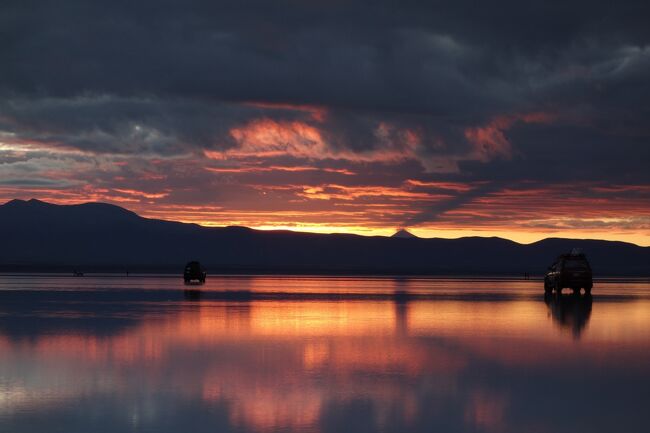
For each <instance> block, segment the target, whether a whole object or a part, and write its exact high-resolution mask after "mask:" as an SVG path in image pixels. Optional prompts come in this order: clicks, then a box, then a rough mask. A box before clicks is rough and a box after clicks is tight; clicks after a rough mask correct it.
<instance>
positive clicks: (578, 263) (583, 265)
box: [564, 260, 589, 269]
mask: <svg viewBox="0 0 650 433" xmlns="http://www.w3.org/2000/svg"><path fill="white" fill-rule="evenodd" d="M564 268H565V269H588V268H589V266H587V262H585V261H584V260H566V261H565V262H564Z"/></svg>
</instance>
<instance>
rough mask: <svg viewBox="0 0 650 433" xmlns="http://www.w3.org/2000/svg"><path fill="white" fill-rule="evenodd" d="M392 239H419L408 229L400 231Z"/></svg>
mask: <svg viewBox="0 0 650 433" xmlns="http://www.w3.org/2000/svg"><path fill="white" fill-rule="evenodd" d="M391 238H402V239H414V238H417V236H415V235H414V234H413V233H411V232H410V231H408V230H406V229H399V230H397V231H396V232H395V233H394V234H393V235H392V236H391Z"/></svg>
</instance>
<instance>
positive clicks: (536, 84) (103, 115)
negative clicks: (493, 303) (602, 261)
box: [0, 0, 650, 244]
mask: <svg viewBox="0 0 650 433" xmlns="http://www.w3.org/2000/svg"><path fill="white" fill-rule="evenodd" d="M648 19H650V6H649V5H648V4H647V2H641V1H639V2H635V1H627V2H625V4H621V5H616V6H615V7H614V6H610V5H609V4H608V3H605V2H602V4H599V3H594V2H586V1H570V2H563V3H562V5H552V4H549V3H548V2H545V3H544V2H533V3H531V2H526V3H521V2H514V1H513V2H510V1H503V2H500V3H499V5H495V4H491V3H485V4H482V3H481V4H476V3H475V2H466V1H463V0H461V1H455V2H428V3H426V4H424V3H422V2H401V3H400V5H399V6H396V5H395V4H394V3H393V2H381V1H380V2H354V4H350V2H339V1H334V2H331V1H330V2H321V1H310V2H293V1H286V2H272V3H269V2H265V1H250V2H224V1H221V2H207V1H184V2H177V1H163V2H160V1H156V2H153V1H141V2H137V3H135V4H134V3H133V2H120V1H118V2H111V3H110V4H101V3H99V2H97V3H92V2H91V3H89V2H87V1H86V2H82V1H69V2H65V4H62V3H61V2H53V1H51V2H47V1H46V2H37V3H32V2H29V1H27V2H26V1H20V2H18V1H5V2H3V4H2V6H0V28H1V29H2V37H1V38H0V52H1V53H2V57H3V67H2V68H0V198H2V199H9V198H13V197H23V198H28V197H38V198H42V199H51V200H55V201H59V202H75V201H83V200H104V201H113V202H122V203H125V204H126V205H127V207H130V208H132V209H134V210H137V211H139V212H142V213H144V214H146V215H149V216H156V217H164V218H180V219H182V220H186V221H198V222H202V223H207V224H246V225H253V226H257V227H262V226H263V227H270V226H274V227H278V226H281V227H297V228H311V229H322V230H334V229H337V230H343V231H346V230H348V231H356V232H365V233H388V232H390V231H391V230H393V229H394V228H395V227H400V226H410V227H413V228H414V229H415V230H416V231H417V230H418V229H419V230H420V231H421V233H423V234H425V233H430V234H444V233H451V234H462V233H475V232H483V233H486V234H490V233H493V234H502V233H506V232H508V231H513V233H514V234H511V235H510V237H515V238H517V236H519V237H518V238H519V239H524V240H525V239H532V238H535V237H541V236H543V235H550V234H558V233H559V234H565V235H566V234H571V233H573V234H575V235H585V236H587V235H589V236H595V237H604V236H608V237H610V238H617V239H626V240H633V241H636V242H639V243H644V244H650V230H649V229H648V227H649V224H650V220H649V218H650V217H649V213H650V211H649V209H648V205H647V203H648V199H649V198H650V192H649V191H648V185H649V184H650V175H649V174H648V173H649V171H648V170H647V167H648V163H650V146H649V139H650V126H648V122H647V119H650V104H649V103H648V101H650V80H648V78H647V77H648V76H650V27H649V26H647V22H648ZM517 233H519V235H517Z"/></svg>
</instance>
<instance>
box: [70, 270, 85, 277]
mask: <svg viewBox="0 0 650 433" xmlns="http://www.w3.org/2000/svg"><path fill="white" fill-rule="evenodd" d="M72 276H73V277H83V276H84V273H83V272H81V271H77V270H76V269H75V270H74V271H72Z"/></svg>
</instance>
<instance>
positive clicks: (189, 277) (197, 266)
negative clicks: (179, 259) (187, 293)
mask: <svg viewBox="0 0 650 433" xmlns="http://www.w3.org/2000/svg"><path fill="white" fill-rule="evenodd" d="M206 275H207V273H206V272H205V270H204V269H203V266H201V263H199V262H189V263H188V264H186V265H185V271H184V272H183V279H184V280H185V283H190V282H192V281H198V282H199V283H205V277H206Z"/></svg>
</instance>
